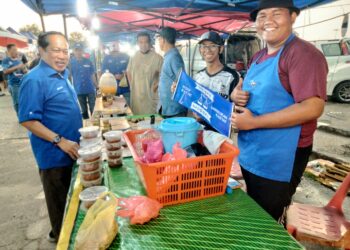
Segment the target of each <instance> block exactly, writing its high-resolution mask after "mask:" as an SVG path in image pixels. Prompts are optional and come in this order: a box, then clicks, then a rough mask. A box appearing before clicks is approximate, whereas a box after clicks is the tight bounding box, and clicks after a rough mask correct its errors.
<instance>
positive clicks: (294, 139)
mask: <svg viewBox="0 0 350 250" xmlns="http://www.w3.org/2000/svg"><path fill="white" fill-rule="evenodd" d="M299 12H300V10H299V9H298V8H297V7H295V6H294V4H293V1H292V0H288V1H287V0H285V1H279V0H262V1H260V3H259V7H258V8H257V9H256V10H254V11H253V12H252V13H251V14H250V16H251V18H252V20H254V21H255V23H256V28H257V32H258V34H259V35H260V36H261V37H262V38H263V40H264V41H265V42H266V45H267V46H266V48H264V49H263V50H261V51H259V52H258V53H257V54H256V55H255V56H254V57H253V58H252V61H251V64H250V67H249V70H248V72H247V76H246V77H245V79H244V82H243V85H241V84H239V85H237V87H236V88H235V89H234V91H233V93H232V99H233V101H234V102H235V104H236V113H234V114H233V115H232V124H233V127H235V128H238V129H239V134H238V146H239V149H240V155H239V163H240V165H241V167H242V173H243V177H244V179H245V181H246V184H247V192H248V194H249V195H250V196H251V197H252V198H253V199H254V200H255V201H256V202H257V203H258V204H260V206H262V207H263V208H264V209H265V210H266V211H267V212H268V213H269V214H270V215H271V216H272V217H273V218H275V219H276V220H278V221H279V222H280V223H283V219H284V212H285V209H286V208H287V207H288V205H289V204H290V202H291V199H292V196H293V194H294V193H295V190H296V187H297V186H298V184H299V182H300V180H301V177H302V174H303V172H304V169H305V167H306V164H307V162H308V158H309V155H310V153H311V150H312V142H313V134H314V132H315V129H316V122H317V118H318V117H320V116H321V114H322V112H323V109H324V105H325V101H326V80H327V73H328V68H327V62H326V60H325V58H324V56H323V54H322V53H321V52H319V51H318V50H317V49H316V48H315V47H314V46H313V45H312V44H310V43H308V42H306V41H304V40H302V39H300V38H298V37H296V36H295V35H294V34H293V31H292V26H293V24H294V22H295V20H296V18H297V16H298V14H299Z"/></svg>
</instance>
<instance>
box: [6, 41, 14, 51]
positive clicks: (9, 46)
mask: <svg viewBox="0 0 350 250" xmlns="http://www.w3.org/2000/svg"><path fill="white" fill-rule="evenodd" d="M12 47H16V44H14V43H9V44H7V45H6V49H7V51H9V50H10V49H11V48H12Z"/></svg>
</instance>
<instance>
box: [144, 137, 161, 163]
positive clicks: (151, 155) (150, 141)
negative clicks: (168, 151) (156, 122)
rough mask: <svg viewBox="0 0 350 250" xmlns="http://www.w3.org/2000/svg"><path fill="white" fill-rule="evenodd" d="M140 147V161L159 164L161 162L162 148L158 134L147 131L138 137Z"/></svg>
mask: <svg viewBox="0 0 350 250" xmlns="http://www.w3.org/2000/svg"><path fill="white" fill-rule="evenodd" d="M140 136H141V137H140V138H139V140H140V141H141V147H142V151H143V154H142V158H141V159H142V161H143V162H145V163H154V162H160V161H161V160H162V156H163V152H164V146H163V142H162V139H161V135H160V133H159V132H157V131H155V130H149V131H147V132H145V133H143V134H141V135H140Z"/></svg>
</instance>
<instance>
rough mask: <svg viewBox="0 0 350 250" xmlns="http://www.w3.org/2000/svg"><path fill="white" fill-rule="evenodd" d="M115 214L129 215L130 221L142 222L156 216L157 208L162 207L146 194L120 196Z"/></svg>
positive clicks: (134, 222) (157, 213)
mask: <svg viewBox="0 0 350 250" xmlns="http://www.w3.org/2000/svg"><path fill="white" fill-rule="evenodd" d="M119 201H120V202H119V207H120V210H118V212H117V215H118V216H120V217H129V218H130V223H131V224H133V225H135V224H141V225H142V224H144V223H146V222H148V221H150V220H151V219H154V218H157V217H158V215H159V210H160V209H161V208H162V207H163V205H162V204H160V203H159V202H158V201H156V200H153V199H150V198H148V197H146V196H133V197H130V198H120V199H119Z"/></svg>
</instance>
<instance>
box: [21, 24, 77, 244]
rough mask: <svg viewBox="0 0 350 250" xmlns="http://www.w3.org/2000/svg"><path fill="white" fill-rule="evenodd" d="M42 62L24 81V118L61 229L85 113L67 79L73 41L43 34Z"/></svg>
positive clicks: (53, 235)
mask: <svg viewBox="0 0 350 250" xmlns="http://www.w3.org/2000/svg"><path fill="white" fill-rule="evenodd" d="M38 46H39V52H40V55H41V61H40V63H39V65H38V66H36V67H35V68H34V69H32V70H31V71H30V72H29V73H28V74H27V75H25V76H24V78H23V80H22V85H21V88H20V92H19V121H20V123H21V125H23V126H24V127H25V128H27V129H28V130H29V138H30V142H31V145H32V150H33V153H34V156H35V159H36V161H37V164H38V165H39V173H40V178H41V182H42V184H43V189H44V193H45V198H46V204H47V208H48V212H49V217H50V221H51V226H52V231H51V232H50V233H49V238H48V239H49V240H50V241H57V239H58V237H59V233H60V230H61V225H62V219H63V214H64V208H65V203H66V196H67V193H68V189H69V185H70V180H71V173H72V166H73V163H74V160H76V159H77V158H78V156H79V155H78V149H79V145H78V142H79V137H80V134H79V131H78V129H79V128H81V127H82V117H81V113H80V108H79V104H78V98H77V95H76V93H75V91H74V89H73V87H72V86H71V83H70V82H69V80H68V70H67V69H66V67H67V65H68V62H69V51H68V42H67V40H66V38H65V37H64V35H63V34H62V33H59V32H55V31H51V32H46V33H41V34H40V35H39V37H38Z"/></svg>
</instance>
